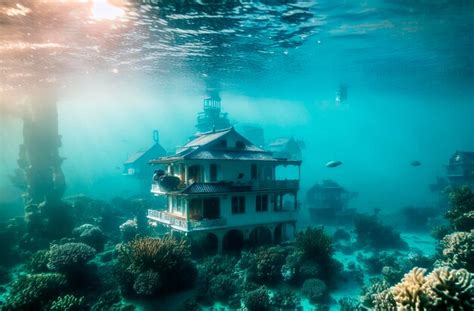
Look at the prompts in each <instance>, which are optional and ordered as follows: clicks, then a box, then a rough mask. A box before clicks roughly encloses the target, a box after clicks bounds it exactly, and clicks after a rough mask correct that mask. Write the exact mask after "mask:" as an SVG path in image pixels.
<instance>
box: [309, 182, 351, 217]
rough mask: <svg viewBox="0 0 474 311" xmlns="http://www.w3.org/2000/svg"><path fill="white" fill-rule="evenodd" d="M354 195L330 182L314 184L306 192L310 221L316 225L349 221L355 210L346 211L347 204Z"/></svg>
mask: <svg viewBox="0 0 474 311" xmlns="http://www.w3.org/2000/svg"><path fill="white" fill-rule="evenodd" d="M356 195H357V194H356V193H354V192H349V191H347V190H346V189H345V188H343V187H342V186H340V185H339V184H338V183H337V182H335V181H332V180H323V181H322V182H321V183H316V184H315V185H314V186H312V187H311V188H310V189H309V190H308V191H307V192H306V202H307V203H308V206H309V207H308V209H309V215H310V218H311V220H312V221H315V222H318V223H334V222H341V223H344V222H348V221H351V217H353V216H354V215H355V210H353V209H347V204H348V202H349V201H350V200H351V199H352V198H354V197H355V196H356Z"/></svg>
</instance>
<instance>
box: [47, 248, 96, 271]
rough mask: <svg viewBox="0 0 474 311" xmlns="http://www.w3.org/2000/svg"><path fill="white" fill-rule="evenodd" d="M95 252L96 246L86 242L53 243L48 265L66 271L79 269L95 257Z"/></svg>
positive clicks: (55, 269) (51, 268) (49, 252)
mask: <svg viewBox="0 0 474 311" xmlns="http://www.w3.org/2000/svg"><path fill="white" fill-rule="evenodd" d="M95 253H96V251H95V249H94V248H92V247H90V246H88V245H86V244H84V243H66V244H62V245H52V246H51V248H50V249H49V251H48V264H47V267H48V269H50V270H53V271H59V272H65V273H68V272H70V271H77V270H78V269H81V267H83V266H84V265H85V264H87V262H88V261H89V260H91V259H92V258H94V256H95Z"/></svg>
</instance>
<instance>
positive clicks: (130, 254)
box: [116, 237, 197, 295]
mask: <svg viewBox="0 0 474 311" xmlns="http://www.w3.org/2000/svg"><path fill="white" fill-rule="evenodd" d="M116 272H117V274H118V276H119V279H120V280H121V282H122V289H124V292H125V293H126V294H127V293H130V292H129V291H131V290H133V292H134V293H135V294H139V293H140V294H142V295H143V294H146V295H148V294H151V295H156V294H158V293H160V292H165V291H173V290H179V289H183V288H188V287H190V286H192V285H193V284H194V280H195V278H196V275H197V271H196V268H195V266H194V264H193V263H192V262H191V260H190V251H189V246H188V245H187V244H186V242H185V241H184V240H177V239H174V238H171V237H164V238H162V239H155V238H140V239H136V240H133V241H131V242H128V243H125V244H122V245H121V246H120V247H119V248H118V263H117V266H116ZM144 272H147V274H146V276H147V277H146V278H145V275H142V273H144ZM151 272H155V273H157V274H158V275H159V278H160V283H159V286H156V285H157V284H156V283H155V281H156V278H149V276H150V275H151V274H150V273H151ZM137 279H140V280H141V281H144V280H145V279H147V280H149V281H150V282H152V283H153V284H150V285H149V286H148V288H153V289H154V290H153V291H152V292H150V291H148V290H144V291H141V290H139V291H137V290H136V289H137V288H140V289H142V288H147V286H145V285H143V284H141V285H140V287H137V286H134V284H135V285H136V282H137Z"/></svg>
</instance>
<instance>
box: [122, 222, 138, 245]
mask: <svg viewBox="0 0 474 311" xmlns="http://www.w3.org/2000/svg"><path fill="white" fill-rule="evenodd" d="M119 228H120V233H121V239H122V241H124V242H130V241H131V240H133V239H134V238H135V237H136V236H137V235H138V226H137V221H136V220H135V219H129V220H127V221H126V222H124V223H123V224H121V225H120V227H119Z"/></svg>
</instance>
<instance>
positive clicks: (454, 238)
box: [437, 230, 474, 271]
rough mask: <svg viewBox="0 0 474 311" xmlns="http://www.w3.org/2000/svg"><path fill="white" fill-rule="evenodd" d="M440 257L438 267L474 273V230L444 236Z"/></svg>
mask: <svg viewBox="0 0 474 311" xmlns="http://www.w3.org/2000/svg"><path fill="white" fill-rule="evenodd" d="M440 257H441V258H440V261H439V262H437V265H438V266H443V265H446V266H448V267H450V268H453V269H460V268H465V269H467V270H468V271H474V230H471V231H470V232H455V233H452V234H449V235H447V236H445V237H444V238H443V240H442V241H441V250H440Z"/></svg>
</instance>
